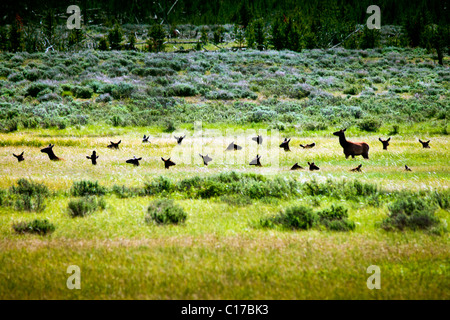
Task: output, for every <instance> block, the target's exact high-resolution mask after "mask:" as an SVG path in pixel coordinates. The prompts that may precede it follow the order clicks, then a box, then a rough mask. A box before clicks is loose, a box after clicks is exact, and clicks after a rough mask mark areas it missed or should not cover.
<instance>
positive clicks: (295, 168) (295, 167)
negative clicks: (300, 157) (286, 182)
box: [291, 162, 303, 170]
mask: <svg viewBox="0 0 450 320" xmlns="http://www.w3.org/2000/svg"><path fill="white" fill-rule="evenodd" d="M300 169H303V167H301V166H299V165H298V162H296V163H295V164H294V165H293V166H292V168H291V170H300Z"/></svg>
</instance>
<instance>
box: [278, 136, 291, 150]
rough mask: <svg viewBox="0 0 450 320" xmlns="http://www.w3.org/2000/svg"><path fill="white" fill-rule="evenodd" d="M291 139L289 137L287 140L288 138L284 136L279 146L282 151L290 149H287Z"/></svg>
mask: <svg viewBox="0 0 450 320" xmlns="http://www.w3.org/2000/svg"><path fill="white" fill-rule="evenodd" d="M290 141H291V139H290V138H289V140H288V138H284V141H283V142H282V143H281V144H280V148H283V149H284V151H291V150H290V149H289V142H290Z"/></svg>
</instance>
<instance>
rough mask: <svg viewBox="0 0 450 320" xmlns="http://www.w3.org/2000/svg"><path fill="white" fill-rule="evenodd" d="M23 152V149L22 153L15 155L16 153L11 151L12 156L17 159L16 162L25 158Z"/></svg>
mask: <svg viewBox="0 0 450 320" xmlns="http://www.w3.org/2000/svg"><path fill="white" fill-rule="evenodd" d="M24 152H25V151H22V153H21V154H19V155H16V154H14V153H13V156H14V157H16V158H17V161H18V162H21V161H23V160H25V159H24V157H23V153H24Z"/></svg>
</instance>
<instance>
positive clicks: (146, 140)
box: [142, 134, 150, 143]
mask: <svg viewBox="0 0 450 320" xmlns="http://www.w3.org/2000/svg"><path fill="white" fill-rule="evenodd" d="M149 138H150V136H146V135H145V134H144V137H143V138H142V142H143V143H147V142H150V141H148V139H149Z"/></svg>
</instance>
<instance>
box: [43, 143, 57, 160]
mask: <svg viewBox="0 0 450 320" xmlns="http://www.w3.org/2000/svg"><path fill="white" fill-rule="evenodd" d="M54 146H55V145H54V144H53V145H52V144H51V143H50V144H49V145H48V147H45V148H44V149H41V152H43V153H46V154H48V157H49V158H50V160H52V161H59V160H62V159H61V158H58V157H57V156H56V155H55V153H54V152H53V147H54Z"/></svg>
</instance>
